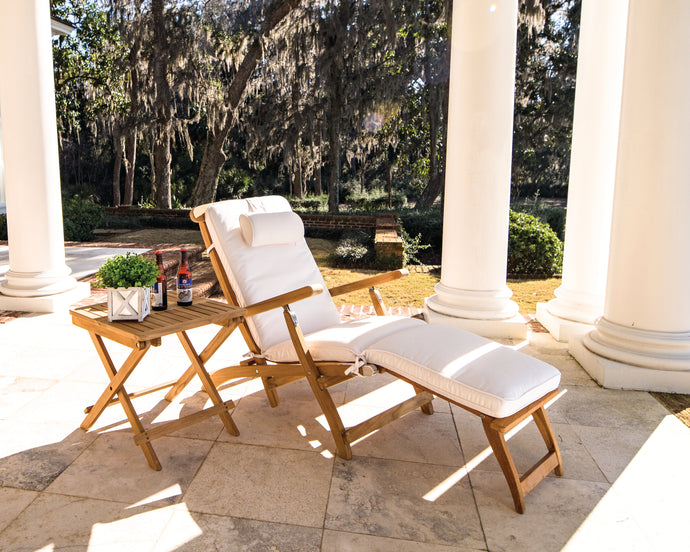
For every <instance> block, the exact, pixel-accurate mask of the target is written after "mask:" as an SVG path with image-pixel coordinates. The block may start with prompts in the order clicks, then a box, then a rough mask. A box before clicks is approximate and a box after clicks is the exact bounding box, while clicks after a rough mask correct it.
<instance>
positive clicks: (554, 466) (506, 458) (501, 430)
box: [482, 396, 563, 514]
mask: <svg viewBox="0 0 690 552" xmlns="http://www.w3.org/2000/svg"><path fill="white" fill-rule="evenodd" d="M548 398H549V397H548V396H547V397H544V398H542V399H540V400H539V401H537V402H535V403H533V404H532V405H531V406H530V407H528V408H526V409H525V410H524V411H523V413H522V414H521V413H517V414H516V415H514V416H512V417H509V418H505V419H499V418H492V417H490V416H483V417H482V424H483V425H484V432H485V433H486V437H487V439H488V440H489V444H490V445H491V448H492V450H493V452H494V455H495V456H496V460H498V464H499V466H501V470H502V471H503V475H504V476H505V478H506V482H507V483H508V487H509V488H510V493H511V495H512V496H513V502H514V503H515V510H516V511H517V512H518V513H519V514H523V513H524V512H525V496H526V495H527V493H529V492H530V491H531V490H532V489H534V487H536V486H537V484H538V483H539V482H540V481H542V480H543V479H544V478H545V477H546V476H547V475H548V474H549V473H550V472H552V471H553V472H554V473H555V474H556V475H558V476H560V475H563V461H562V459H561V452H560V450H559V448H558V443H557V442H556V436H555V434H554V432H553V428H552V427H551V423H550V422H549V419H548V417H547V415H546V410H545V409H544V404H545V402H546V401H547V400H548ZM530 414H531V415H532V418H533V419H534V423H535V424H536V426H537V428H538V429H539V433H541V436H542V438H543V439H544V444H545V445H546V448H547V450H548V452H547V453H546V455H545V456H543V457H542V458H541V459H540V460H539V461H538V462H537V463H536V464H535V465H534V466H532V467H531V468H530V469H529V470H527V471H526V472H525V473H524V474H523V476H522V477H520V476H519V475H518V472H517V468H516V467H515V463H514V462H513V458H512V456H511V454H510V450H508V445H507V443H506V440H505V433H506V432H507V431H508V430H509V429H510V428H512V427H515V426H516V425H517V424H518V423H520V422H521V421H522V420H524V419H526V418H527V417H528V416H529V415H530Z"/></svg>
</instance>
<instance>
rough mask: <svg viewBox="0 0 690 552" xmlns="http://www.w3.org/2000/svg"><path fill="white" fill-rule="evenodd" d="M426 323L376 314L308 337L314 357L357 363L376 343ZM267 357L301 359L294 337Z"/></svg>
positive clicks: (266, 355)
mask: <svg viewBox="0 0 690 552" xmlns="http://www.w3.org/2000/svg"><path fill="white" fill-rule="evenodd" d="M418 326H426V323H425V322H423V321H422V320H418V319H416V318H405V317H402V316H374V317H372V318H365V319H363V320H351V321H348V322H343V323H340V324H337V325H335V326H331V327H330V328H325V329H323V330H319V331H317V332H313V333H311V334H307V335H305V336H304V339H305V341H306V342H307V346H308V347H309V352H310V353H311V356H312V358H313V359H314V360H315V361H317V362H320V361H326V362H327V361H331V362H355V361H356V360H357V359H358V358H360V357H361V356H362V353H363V352H364V351H365V350H366V349H367V347H369V346H370V345H371V344H372V343H375V342H376V341H379V340H380V339H383V338H384V337H386V336H388V335H390V334H392V333H394V332H398V331H401V330H405V329H407V328H415V327H418ZM263 354H264V356H265V357H266V358H267V359H268V360H271V361H273V362H298V358H297V354H296V353H295V347H294V345H293V344H292V341H291V340H289V339H288V340H287V341H284V342H282V343H278V344H277V345H273V346H272V347H270V348H268V349H266V350H265V351H264V352H263Z"/></svg>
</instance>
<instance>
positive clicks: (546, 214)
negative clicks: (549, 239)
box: [511, 201, 566, 241]
mask: <svg viewBox="0 0 690 552" xmlns="http://www.w3.org/2000/svg"><path fill="white" fill-rule="evenodd" d="M511 209H513V211H516V212H519V213H527V214H528V215H532V216H533V217H537V218H538V219H539V220H540V221H542V222H545V223H546V224H548V225H549V226H550V227H551V229H552V230H553V231H554V232H556V235H557V236H558V239H560V240H561V241H563V240H564V239H565V215H566V210H565V208H563V207H551V206H547V205H544V204H543V203H535V202H533V201H532V202H526V203H514V204H513V205H511Z"/></svg>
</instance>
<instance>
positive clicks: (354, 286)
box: [328, 268, 409, 297]
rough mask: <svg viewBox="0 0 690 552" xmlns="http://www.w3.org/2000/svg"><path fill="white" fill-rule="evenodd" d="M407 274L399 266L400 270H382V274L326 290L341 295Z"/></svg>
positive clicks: (333, 294) (334, 294)
mask: <svg viewBox="0 0 690 552" xmlns="http://www.w3.org/2000/svg"><path fill="white" fill-rule="evenodd" d="M408 274H409V271H408V270H407V269H406V268H401V269H400V270H392V271H390V272H384V273H383V274H377V275H376V276H372V277H371V278H364V279H363V280H357V281H356V282H351V283H349V284H343V285H342V286H336V287H334V288H330V289H329V290H328V291H329V292H330V294H331V295H332V296H333V297H335V296H336V295H343V294H344V293H350V292H351V291H357V290H358V289H364V288H369V287H372V286H376V285H378V284H385V283H386V282H392V281H393V280H399V279H400V278H402V277H403V276H407V275H408Z"/></svg>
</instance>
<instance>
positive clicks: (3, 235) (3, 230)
mask: <svg viewBox="0 0 690 552" xmlns="http://www.w3.org/2000/svg"><path fill="white" fill-rule="evenodd" d="M6 239H7V215H0V240H6Z"/></svg>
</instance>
